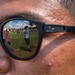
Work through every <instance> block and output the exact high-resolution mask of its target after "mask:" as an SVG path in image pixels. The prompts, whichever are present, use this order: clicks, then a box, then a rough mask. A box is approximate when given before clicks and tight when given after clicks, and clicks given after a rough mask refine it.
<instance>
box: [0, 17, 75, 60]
mask: <svg viewBox="0 0 75 75" xmlns="http://www.w3.org/2000/svg"><path fill="white" fill-rule="evenodd" d="M55 32H75V26H62V25H54V24H45V23H42V22H38V21H33V20H28V19H24V18H12V19H8V20H6V21H5V22H3V23H2V24H1V26H0V41H1V45H2V47H3V49H4V50H5V52H6V53H7V54H8V55H9V56H10V57H12V58H14V59H17V60H29V59H32V58H33V57H35V56H36V55H37V54H38V52H39V50H40V46H41V42H42V38H43V35H44V34H45V33H55Z"/></svg>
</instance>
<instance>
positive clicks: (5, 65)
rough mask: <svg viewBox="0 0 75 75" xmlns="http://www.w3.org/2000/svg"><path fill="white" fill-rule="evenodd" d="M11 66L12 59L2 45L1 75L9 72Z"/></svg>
mask: <svg viewBox="0 0 75 75" xmlns="http://www.w3.org/2000/svg"><path fill="white" fill-rule="evenodd" d="M10 66H11V63H10V58H9V57H8V55H7V54H6V53H5V51H4V49H3V48H2V46H1V44H0V74H4V73H7V72H9V70H10Z"/></svg>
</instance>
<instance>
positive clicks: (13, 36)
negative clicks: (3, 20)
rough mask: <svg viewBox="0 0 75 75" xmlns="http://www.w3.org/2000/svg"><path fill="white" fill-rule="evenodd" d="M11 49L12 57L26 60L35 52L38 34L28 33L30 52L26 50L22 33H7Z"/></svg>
mask: <svg viewBox="0 0 75 75" xmlns="http://www.w3.org/2000/svg"><path fill="white" fill-rule="evenodd" d="M9 37H10V42H11V45H10V46H11V48H12V50H13V53H14V55H17V56H18V57H22V58H27V57H30V56H32V55H33V54H34V53H35V51H36V46H37V43H38V33H37V32H31V33H30V48H31V50H32V52H29V51H28V50H27V45H26V43H25V40H24V33H13V32H10V33H9Z"/></svg>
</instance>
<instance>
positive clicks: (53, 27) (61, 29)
mask: <svg viewBox="0 0 75 75" xmlns="http://www.w3.org/2000/svg"><path fill="white" fill-rule="evenodd" d="M44 31H45V32H75V26H59V25H45V26H44Z"/></svg>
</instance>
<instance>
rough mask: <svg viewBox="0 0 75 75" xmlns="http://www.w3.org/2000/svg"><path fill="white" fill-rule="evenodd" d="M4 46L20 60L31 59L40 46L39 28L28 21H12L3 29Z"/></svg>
mask: <svg viewBox="0 0 75 75" xmlns="http://www.w3.org/2000/svg"><path fill="white" fill-rule="evenodd" d="M3 39H4V44H5V46H6V47H7V48H8V50H9V51H10V52H11V53H12V54H13V55H15V56H17V57H19V58H30V57H32V56H33V55H34V54H35V53H36V49H37V45H38V30H37V26H36V25H35V24H34V23H32V22H30V21H27V20H12V21H9V22H8V23H6V24H5V25H4V27H3Z"/></svg>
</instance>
